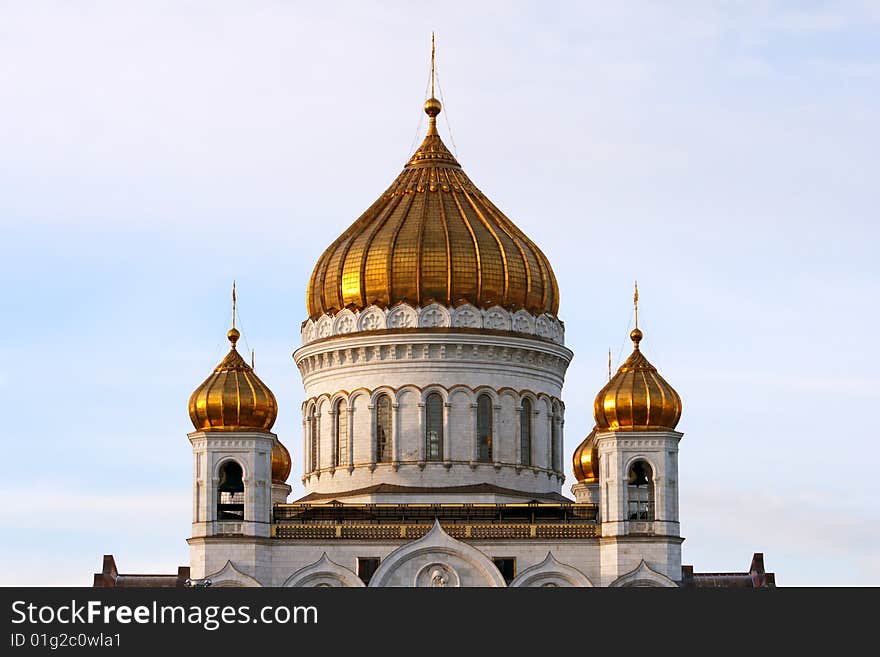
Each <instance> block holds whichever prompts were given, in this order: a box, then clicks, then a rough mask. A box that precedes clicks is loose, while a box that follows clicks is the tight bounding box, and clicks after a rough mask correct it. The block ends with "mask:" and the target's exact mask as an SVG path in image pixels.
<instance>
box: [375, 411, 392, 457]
mask: <svg viewBox="0 0 880 657" xmlns="http://www.w3.org/2000/svg"><path fill="white" fill-rule="evenodd" d="M389 461H391V399H390V398H389V397H388V395H382V396H380V397H379V399H377V400H376V462H377V463H388V462H389Z"/></svg>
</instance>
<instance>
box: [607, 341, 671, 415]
mask: <svg viewBox="0 0 880 657" xmlns="http://www.w3.org/2000/svg"><path fill="white" fill-rule="evenodd" d="M630 338H631V339H632V341H633V347H634V348H633V352H632V354H631V355H630V357H629V358H627V359H626V361H625V362H624V363H623V365H621V366H620V369H619V370H617V374H615V375H614V376H613V377H612V378H611V380H610V381H609V382H608V383H607V384H606V385H605V387H604V388H602V390H600V391H599V394H598V395H596V401H595V402H594V404H593V413H594V415H595V416H596V430H598V431H672V430H673V429H675V425H677V424H678V420H679V419H680V418H681V397H679V396H678V393H677V392H676V391H675V389H674V388H673V387H672V386H671V385H669V384H668V383H667V382H666V380H665V379H664V378H663V377H662V376H660V374H658V373H657V368H656V367H654V366H653V365H651V363H649V362H648V359H647V358H645V357H644V355H643V354H642V352H641V351H640V350H639V342H641V340H642V332H641V331H640V330H639V329H638V328H635V329H634V330H633V331H632V333H630Z"/></svg>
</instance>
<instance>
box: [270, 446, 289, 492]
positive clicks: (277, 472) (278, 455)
mask: <svg viewBox="0 0 880 657" xmlns="http://www.w3.org/2000/svg"><path fill="white" fill-rule="evenodd" d="M292 465H293V463H292V462H291V460H290V452H288V451H287V448H286V447H285V446H284V443H282V442H281V441H280V440H278V438H275V444H274V445H273V446H272V483H273V484H283V483H285V482H286V481H287V478H288V477H289V476H290V468H291V466H292Z"/></svg>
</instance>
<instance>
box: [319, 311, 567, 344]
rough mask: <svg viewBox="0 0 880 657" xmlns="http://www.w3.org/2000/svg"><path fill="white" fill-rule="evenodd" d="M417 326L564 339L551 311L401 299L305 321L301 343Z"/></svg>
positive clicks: (554, 340)
mask: <svg viewBox="0 0 880 657" xmlns="http://www.w3.org/2000/svg"><path fill="white" fill-rule="evenodd" d="M415 328H452V329H456V328H458V329H486V330H490V331H500V332H505V333H516V334H521V335H529V336H536V337H538V338H541V339H543V340H549V341H551V342H555V343H557V344H564V343H565V327H564V325H563V323H562V322H561V321H559V319H557V318H556V317H554V316H553V315H550V314H549V313H543V314H541V315H538V316H534V315H532V314H531V313H529V312H528V311H526V310H517V311H515V312H511V311H508V310H505V309H504V308H502V307H500V306H492V307H491V308H486V309H484V310H481V309H480V308H477V307H476V306H473V305H471V304H469V303H465V304H462V305H460V306H457V307H455V308H450V307H446V306H441V305H440V304H437V303H432V304H429V305H426V306H423V307H418V306H411V305H409V304H407V303H399V304H396V305H394V306H391V307H389V308H382V307H380V306H375V305H374V306H369V307H367V308H364V309H363V310H351V309H348V308H346V309H344V310H341V311H339V312H337V313H335V314H334V315H329V314H324V315H321V316H320V317H318V318H317V319H315V320H312V319H307V320H306V321H305V322H303V325H302V343H303V344H304V345H306V344H310V343H312V342H315V341H316V340H322V339H325V338H330V337H333V336H336V335H347V334H349V333H365V332H373V331H382V330H388V329H392V330H395V329H396V330H400V329H415Z"/></svg>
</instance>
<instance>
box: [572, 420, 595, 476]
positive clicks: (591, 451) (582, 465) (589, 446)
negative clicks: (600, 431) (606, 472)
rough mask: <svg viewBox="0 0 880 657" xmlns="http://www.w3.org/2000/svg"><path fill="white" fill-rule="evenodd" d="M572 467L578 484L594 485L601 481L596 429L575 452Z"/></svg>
mask: <svg viewBox="0 0 880 657" xmlns="http://www.w3.org/2000/svg"><path fill="white" fill-rule="evenodd" d="M572 467H573V469H574V476H575V479H577V480H578V482H583V483H585V484H594V483H596V482H597V481H599V449H598V447H597V446H596V430H595V429H593V430H592V431H591V432H590V434H589V435H588V436H587V437H586V438H584V442H582V443H581V444H580V445H578V446H577V449H576V450H574V455H573V456H572Z"/></svg>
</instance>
